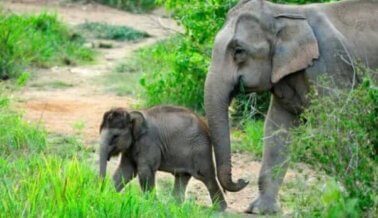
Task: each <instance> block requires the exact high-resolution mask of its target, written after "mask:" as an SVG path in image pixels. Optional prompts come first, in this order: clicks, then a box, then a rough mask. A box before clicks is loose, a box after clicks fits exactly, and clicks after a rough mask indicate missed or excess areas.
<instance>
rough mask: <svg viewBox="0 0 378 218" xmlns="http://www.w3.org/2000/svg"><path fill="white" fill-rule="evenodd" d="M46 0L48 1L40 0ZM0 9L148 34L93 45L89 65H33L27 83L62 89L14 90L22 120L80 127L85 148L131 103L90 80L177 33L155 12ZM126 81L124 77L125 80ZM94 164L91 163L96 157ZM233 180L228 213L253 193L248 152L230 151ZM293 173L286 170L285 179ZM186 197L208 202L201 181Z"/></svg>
mask: <svg viewBox="0 0 378 218" xmlns="http://www.w3.org/2000/svg"><path fill="white" fill-rule="evenodd" d="M46 2H48V3H46ZM4 8H5V9H6V10H9V11H12V12H15V13H28V14H30V13H37V12H40V11H55V12H56V13H57V15H58V16H59V17H60V18H61V19H63V20H64V21H65V22H67V23H68V24H69V25H76V24H80V23H83V22H85V21H91V22H94V21H96V22H106V23H109V24H118V25H127V26H130V27H133V28H136V29H138V30H142V31H146V32H148V33H149V34H151V35H152V36H153V37H151V38H148V39H145V40H143V41H140V42H138V43H127V42H122V43H119V42H118V43H114V42H113V44H115V45H116V46H114V47H113V48H111V49H98V51H99V53H100V55H99V60H97V61H96V64H94V65H88V66H76V67H70V66H68V67H60V66H59V67H53V68H51V69H38V70H37V71H38V72H37V73H36V78H34V79H33V81H38V82H39V83H49V82H52V81H56V80H59V81H63V82H65V83H68V84H72V87H68V88H65V89H40V88H38V87H33V86H31V85H28V86H27V87H26V88H25V89H24V90H22V91H21V92H20V93H19V95H18V96H19V98H20V103H19V106H20V107H21V108H22V109H23V110H24V112H25V118H26V119H27V120H30V121H33V122H41V123H43V124H44V125H45V127H46V129H47V131H48V132H51V133H59V134H74V133H75V131H77V130H75V128H74V125H75V124H77V123H82V124H84V125H85V128H84V129H83V136H84V140H85V143H86V145H87V146H97V140H98V127H99V124H100V121H101V118H102V114H103V113H104V111H106V110H108V109H109V108H111V107H114V106H122V107H126V108H130V107H131V106H132V105H133V104H135V103H137V99H135V98H134V97H132V96H129V97H118V96H116V95H115V94H109V93H106V92H105V88H106V87H104V86H103V85H99V84H98V83H96V82H95V81H98V79H99V78H100V79H101V77H103V76H104V75H106V74H107V73H109V72H110V71H111V70H112V69H113V67H114V66H115V64H116V63H118V62H119V61H120V60H123V59H125V58H127V57H128V56H130V55H131V54H132V52H133V51H134V50H136V49H138V48H140V47H143V46H146V45H149V44H152V43H154V42H156V41H157V40H160V39H164V38H165V37H167V36H169V35H170V34H171V33H172V30H171V29H173V30H174V31H180V29H179V28H178V27H177V26H176V25H175V22H174V21H172V20H170V19H166V18H160V17H158V16H157V15H135V14H131V13H127V12H124V11H119V10H116V9H112V8H109V7H105V6H101V5H97V4H86V5H81V4H70V5H62V4H59V3H58V2H57V1H51V0H50V1H38V0H24V1H22V0H20V1H15V2H10V1H7V2H5V3H4ZM125 82H127V81H125ZM96 163H97V161H96ZM116 165H117V161H116V160H113V161H111V164H110V168H111V170H114V168H115V167H116ZM233 166H234V167H233V175H234V178H245V179H247V180H249V181H250V184H249V185H248V187H247V188H245V189H244V190H242V191H240V192H238V193H230V192H229V193H227V194H226V198H227V202H228V204H229V209H228V210H229V211H231V212H242V211H243V210H244V209H246V207H247V206H248V205H249V203H250V202H251V201H252V199H254V197H256V194H257V183H256V182H257V175H258V172H259V169H260V167H261V164H260V163H259V162H256V161H253V160H252V159H251V158H250V157H249V155H246V154H235V155H233ZM168 177H169V178H172V177H171V176H170V175H168V174H166V173H159V174H158V180H165V179H167V178H168ZM294 177H295V173H294V172H293V171H289V173H288V174H287V175H286V179H287V180H290V179H293V178H294ZM187 195H188V196H189V197H191V198H193V199H197V201H198V202H199V203H201V204H204V205H211V201H210V198H209V194H208V192H207V190H206V188H205V186H204V185H203V184H201V183H200V182H199V181H196V180H194V179H192V180H191V182H190V183H189V188H188V191H187Z"/></svg>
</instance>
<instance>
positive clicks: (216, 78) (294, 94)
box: [205, 0, 378, 213]
mask: <svg viewBox="0 0 378 218" xmlns="http://www.w3.org/2000/svg"><path fill="white" fill-rule="evenodd" d="M358 61H360V63H363V64H365V65H367V66H369V67H377V65H378V2H377V1H376V0H360V1H357V0H349V1H341V2H337V3H327V4H310V5H305V6H297V5H280V4H274V3H270V2H265V1H261V0H250V1H246V0H244V1H241V2H239V4H238V5H237V6H235V7H234V8H233V9H231V10H230V11H229V14H228V17H227V20H226V23H225V25H224V27H223V28H222V30H220V31H219V32H218V34H217V36H216V39H215V45H214V49H213V55H212V63H211V68H210V72H209V73H208V75H207V78H206V84H205V109H206V115H207V118H208V122H209V127H210V133H211V138H212V142H213V144H214V146H215V156H216V162H217V167H218V169H217V170H218V173H219V174H222V175H227V176H224V177H223V179H221V180H220V182H221V183H222V185H223V186H234V187H238V186H239V187H243V186H244V185H245V184H246V182H245V181H244V180H242V179H239V181H238V182H236V183H235V182H232V175H231V163H230V162H231V161H230V159H231V154H230V130H229V120H228V107H229V104H230V102H231V100H232V99H233V97H234V96H235V94H236V93H237V92H238V91H239V89H240V87H241V86H243V89H244V90H245V91H247V92H259V91H266V90H269V91H270V92H271V93H272V98H271V102H270V107H269V111H268V115H267V117H266V120H265V130H264V131H265V136H264V155H263V163H262V167H261V171H260V175H259V179H258V186H259V196H258V198H257V199H256V200H255V201H253V202H252V204H251V205H250V206H249V208H248V209H247V211H246V212H248V213H274V212H277V211H278V210H279V205H278V201H277V195H278V191H279V189H280V186H281V184H282V181H283V178H284V176H285V174H286V171H287V168H288V162H289V154H288V153H289V152H288V144H289V142H290V140H289V134H288V129H289V128H291V127H293V126H295V125H296V124H297V123H298V115H299V114H300V113H301V112H302V109H303V107H304V106H306V104H308V99H307V98H306V94H307V93H308V92H309V86H310V85H311V84H315V87H317V88H318V89H319V90H320V91H325V89H323V90H322V89H321V88H320V86H316V81H317V79H319V77H325V78H327V79H330V80H331V81H332V83H331V84H332V85H334V86H337V87H339V88H343V87H344V88H346V87H352V86H353V85H354V84H356V81H357V80H358V79H357V77H356V75H355V71H354V69H355V68H354V64H355V63H356V62H358ZM321 93H324V92H321Z"/></svg>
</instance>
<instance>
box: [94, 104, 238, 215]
mask: <svg viewBox="0 0 378 218" xmlns="http://www.w3.org/2000/svg"><path fill="white" fill-rule="evenodd" d="M100 133H101V150H100V175H101V176H102V177H104V176H105V174H106V165H107V161H109V159H110V157H112V156H116V155H118V154H120V153H121V154H122V157H121V162H120V164H119V166H118V169H117V170H116V172H115V174H114V176H113V179H114V183H115V186H116V189H117V191H120V190H122V188H123V187H124V186H125V185H126V184H127V183H128V182H129V181H130V180H131V179H133V178H134V177H135V176H136V175H138V177H139V183H140V185H141V187H142V189H143V191H149V190H151V189H153V188H154V186H155V174H156V171H157V170H160V171H165V172H170V173H172V174H173V175H174V176H175V183H174V190H173V194H174V196H175V197H176V198H177V199H178V200H179V201H183V199H184V197H185V189H186V186H187V184H188V182H189V179H190V178H191V177H192V176H193V177H194V178H196V179H198V180H200V181H202V182H203V183H204V184H205V185H206V187H207V189H208V190H209V192H210V195H211V199H212V202H213V203H214V202H219V204H220V207H221V209H222V210H224V209H225V208H226V207H227V203H226V201H225V199H224V196H223V193H222V191H221V189H220V186H219V185H218V182H217V179H216V174H215V168H214V163H213V158H212V146H211V143H210V136H209V133H208V127H207V125H206V123H205V122H204V121H202V120H201V119H200V118H199V117H198V116H196V115H195V114H194V113H193V112H191V111H189V110H188V109H185V108H180V107H173V106H157V107H152V108H150V109H147V110H143V111H132V112H130V113H129V112H128V111H126V110H125V109H123V108H117V109H112V110H110V111H107V112H106V113H105V114H104V117H103V121H102V124H101V127H100ZM234 191H237V190H234Z"/></svg>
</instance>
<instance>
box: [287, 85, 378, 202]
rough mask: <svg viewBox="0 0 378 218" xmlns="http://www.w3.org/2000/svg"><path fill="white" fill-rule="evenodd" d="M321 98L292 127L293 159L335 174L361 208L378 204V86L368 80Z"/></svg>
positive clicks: (314, 98)
mask: <svg viewBox="0 0 378 218" xmlns="http://www.w3.org/2000/svg"><path fill="white" fill-rule="evenodd" d="M334 92H335V94H334V95H331V96H328V97H321V98H319V97H318V96H317V94H316V92H315V93H314V94H313V96H312V97H313V100H312V103H311V106H310V107H309V108H308V109H306V110H305V112H304V113H303V115H302V120H303V121H304V124H303V125H302V126H300V127H298V128H296V129H294V130H293V136H292V155H293V159H294V160H295V161H303V162H306V163H309V164H312V165H314V166H316V167H318V168H320V169H322V170H325V171H326V172H327V173H328V174H330V175H332V176H334V177H335V178H337V179H338V180H339V181H340V182H342V184H343V185H344V186H345V188H346V189H347V190H348V192H349V194H350V197H351V198H356V199H358V205H359V207H360V208H361V209H363V210H369V209H371V208H377V206H378V204H377V203H378V202H377V200H378V199H377V190H378V186H377V185H378V160H377V155H378V131H377V129H378V87H377V85H376V84H375V83H374V82H373V81H372V80H368V79H366V80H364V82H363V83H362V85H360V86H359V87H358V88H356V89H354V90H344V91H337V90H335V91H334Z"/></svg>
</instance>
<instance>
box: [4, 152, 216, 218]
mask: <svg viewBox="0 0 378 218" xmlns="http://www.w3.org/2000/svg"><path fill="white" fill-rule="evenodd" d="M0 173H1V175H2V183H1V184H0V198H1V199H2V201H1V202H0V211H2V215H1V216H4V217H22V216H28V217H109V216H111V217H193V216H194V217H209V216H210V215H211V210H210V209H207V210H206V209H201V208H199V207H198V206H195V205H194V204H193V203H192V202H186V203H184V204H183V205H182V206H179V205H177V204H176V203H175V202H174V201H173V200H164V199H163V198H162V199H161V200H158V198H156V197H155V196H154V194H153V193H152V194H146V195H144V194H142V193H141V191H140V189H139V188H138V187H137V186H134V185H131V186H128V187H127V188H126V190H125V191H124V192H123V193H117V192H116V191H115V190H114V187H113V184H112V183H111V182H109V180H105V181H102V180H100V179H99V177H98V175H97V173H95V172H94V171H93V170H92V168H91V167H90V166H89V165H88V164H86V163H83V162H79V161H78V160H75V159H72V160H62V159H59V158H57V157H54V156H40V155H32V156H31V157H28V158H27V159H26V160H25V159H17V160H16V161H13V162H7V161H2V162H1V164H0ZM159 197H160V196H159ZM159 199H160V198H159Z"/></svg>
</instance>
